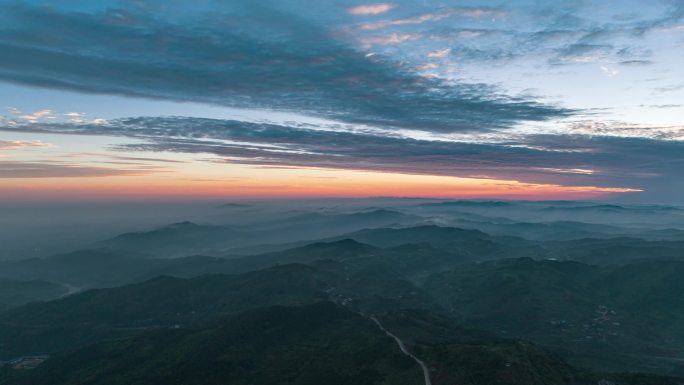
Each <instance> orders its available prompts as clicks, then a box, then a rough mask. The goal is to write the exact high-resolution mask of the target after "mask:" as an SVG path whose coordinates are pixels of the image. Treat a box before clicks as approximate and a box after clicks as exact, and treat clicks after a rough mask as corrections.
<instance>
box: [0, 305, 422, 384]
mask: <svg viewBox="0 0 684 385" xmlns="http://www.w3.org/2000/svg"><path fill="white" fill-rule="evenodd" d="M6 375H7V376H8V377H10V378H8V379H5V381H2V380H0V384H3V385H10V384H11V385H22V384H27V385H28V384H31V385H41V384H44V385H67V384H68V385H86V384H87V385H114V384H166V385H173V384H196V385H214V384H216V385H218V384H245V385H247V384H264V385H266V384H283V383H287V384H302V385H304V384H311V385H314V384H330V385H336V384H339V385H363V384H369V385H370V384H378V385H379V384H397V385H402V384H418V383H420V381H421V377H422V374H421V372H420V369H419V367H418V366H417V365H416V363H415V362H413V360H411V359H410V358H408V357H406V356H404V355H403V354H402V353H401V352H400V350H399V349H398V347H397V346H396V344H395V343H394V342H393V341H392V340H391V339H389V338H387V337H386V336H385V335H384V333H383V332H381V331H380V330H379V329H378V328H377V327H376V326H375V325H374V324H373V323H372V322H371V321H370V320H368V319H365V318H363V317H361V316H359V315H356V314H354V313H351V312H349V311H347V310H345V309H344V308H341V307H339V306H336V305H334V304H331V303H318V304H314V305H310V306H306V307H302V308H284V307H275V308H265V309H259V310H254V311H250V312H247V313H244V314H241V315H239V316H236V317H233V318H231V319H229V320H227V321H225V322H222V323H221V324H220V325H217V326H214V327H210V328H205V329H187V330H186V329H180V330H174V329H165V330H157V331H153V332H148V333H145V334H142V335H139V336H138V337H136V338H132V339H123V340H116V341H108V342H101V343H97V344H95V345H91V346H88V347H85V348H82V349H79V350H76V351H74V352H71V353H67V354H63V355H59V356H56V357H54V358H53V359H50V360H48V362H46V363H45V364H44V365H43V366H41V367H40V368H39V369H36V370H35V371H33V372H30V373H26V372H24V373H13V374H6Z"/></svg>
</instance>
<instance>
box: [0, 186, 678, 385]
mask: <svg viewBox="0 0 684 385" xmlns="http://www.w3.org/2000/svg"><path fill="white" fill-rule="evenodd" d="M178 205H181V203H178ZM169 207H172V206H169ZM122 209H123V208H122ZM192 210H194V212H195V214H193V215H189V214H187V213H188V212H189V211H192ZM192 210H190V209H189V208H188V207H184V208H183V209H182V210H181V211H179V212H182V214H179V215H182V216H186V215H187V216H188V217H191V218H192V221H189V220H184V218H178V221H176V222H173V223H167V224H164V223H163V221H164V220H166V219H167V217H166V216H161V217H159V218H158V219H157V220H158V221H159V222H160V223H158V224H157V225H150V226H148V228H147V229H145V230H142V231H134V232H125V233H121V234H118V235H117V234H112V235H111V236H109V237H102V238H101V239H97V238H94V239H91V240H87V241H83V242H82V244H80V245H70V246H72V247H73V249H72V250H71V251H68V252H60V253H57V254H53V255H43V256H39V257H28V258H6V259H5V260H2V261H0V361H1V362H2V369H0V384H2V385H29V384H30V385H34V384H35V385H42V384H45V385H48V384H49V385H80V384H83V385H86V384H88V385H93V384H96V385H110V384H111V385H114V384H198V385H204V384H206V385H210V384H211V385H213V384H227V383H229V384H312V385H313V384H349V385H352V384H353V385H358V384H422V383H428V382H429V383H430V384H463V385H487V384H521V385H522V384H540V385H541V384H544V385H554V384H558V385H566V384H567V385H570V384H576V385H610V384H615V385H641V384H644V385H650V384H653V385H665V384H672V385H674V384H681V383H682V382H684V380H682V378H684V328H683V327H682V325H684V294H683V293H684V280H682V278H681V277H683V276H684V209H683V208H680V207H675V206H656V205H616V204H605V203H592V202H577V201H493V200H492V201H481V200H480V201H472V200H446V201H444V200H433V199H401V198H372V199H346V200H345V199H339V200H316V201H291V202H272V201H240V202H229V203H225V202H224V203H220V204H215V203H204V204H197V205H196V206H193V208H192ZM186 219H187V218H186ZM135 226H136V224H135V223H131V227H135ZM36 236H40V234H36ZM54 242H57V243H55V247H61V248H64V247H65V245H64V244H60V243H58V241H57V240H55V241H54ZM48 246H49V245H48Z"/></svg>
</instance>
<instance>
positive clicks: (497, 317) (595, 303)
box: [423, 258, 684, 375]
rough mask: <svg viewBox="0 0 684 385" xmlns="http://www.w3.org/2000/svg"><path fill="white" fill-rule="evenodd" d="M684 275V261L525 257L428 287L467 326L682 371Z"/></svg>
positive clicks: (608, 363)
mask: <svg viewBox="0 0 684 385" xmlns="http://www.w3.org/2000/svg"><path fill="white" fill-rule="evenodd" d="M682 274H684V262H681V261H657V260H656V261H641V262H638V263H634V264H629V265H622V266H606V267H597V266H591V265H586V264H582V263H578V262H558V261H534V260H532V259H529V258H522V259H509V260H500V261H491V262H485V263H480V264H472V265H468V266H463V267H462V268H461V269H458V270H452V271H450V272H445V273H439V274H435V275H433V276H431V277H429V278H428V280H427V281H426V284H425V286H424V287H423V289H424V290H425V291H426V292H427V293H429V294H430V295H431V296H432V298H435V299H436V300H437V301H438V302H440V304H441V305H442V306H443V307H444V308H445V309H447V310H448V311H449V312H450V314H452V315H453V316H454V317H456V318H457V319H459V320H460V322H462V323H464V324H465V325H470V326H477V327H478V328H483V329H486V330H490V331H492V332H495V333H498V334H499V335H503V336H515V337H520V338H526V339H530V340H532V341H535V342H537V343H540V344H542V345H545V346H548V347H551V348H553V349H555V350H556V351H558V352H560V353H562V354H563V355H564V356H565V357H568V358H571V360H572V361H573V362H576V363H579V364H581V365H583V366H593V367H603V368H606V367H610V368H613V369H618V370H627V369H631V368H639V369H640V370H650V371H655V372H670V373H676V374H678V375H682V374H684V371H682V368H681V367H680V366H678V357H681V355H682V354H684V334H683V333H682V329H681V325H682V323H683V322H684V302H682V300H681V294H680V293H682V292H684V283H683V281H682V280H681V276H682Z"/></svg>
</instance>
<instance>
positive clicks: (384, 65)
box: [0, 2, 573, 131]
mask: <svg viewBox="0 0 684 385" xmlns="http://www.w3.org/2000/svg"><path fill="white" fill-rule="evenodd" d="M231 6H232V7H233V8H235V9H236V10H235V11H234V12H232V11H229V10H225V11H224V12H220V11H217V12H214V13H198V14H189V15H186V16H184V20H183V23H177V22H174V21H173V19H169V20H165V19H163V18H158V17H155V15H154V14H150V13H148V11H145V10H144V9H131V10H127V11H126V12H125V15H126V18H127V19H126V20H127V22H125V23H123V22H121V18H120V17H118V16H116V15H118V14H122V11H120V10H117V11H116V14H113V12H114V11H113V10H106V11H102V12H91V13H85V12H74V11H71V12H70V11H64V10H61V9H57V8H48V7H32V6H30V5H28V4H12V5H7V4H4V5H2V6H0V8H1V12H2V14H3V15H4V17H5V20H8V21H9V22H8V23H4V24H2V25H0V50H1V51H2V52H3V55H2V56H1V57H0V80H2V81H7V82H13V83H20V84H24V85H28V86H34V87H47V88H57V89H68V90H72V91H78V92H92V93H104V94H116V95H126V96H137V97H149V98H160V99H168V100H176V101H193V102H198V103H208V104H216V105H222V106H230V107H240V108H253V109H266V110H278V111H290V112H296V113H299V114H304V115H311V116H317V117H323V118H326V119H332V120H337V121H341V122H345V123H363V124H373V125H378V126H386V127H410V128H420V129H429V130H434V131H468V130H489V129H495V128H502V127H509V126H512V125H515V124H517V123H519V122H521V121H545V120H549V119H554V118H559V117H564V116H568V115H570V114H572V113H573V111H572V110H570V109H565V108H560V107H558V106H554V105H547V104H544V103H540V102H538V101H536V100H534V99H533V98H522V97H520V96H517V95H507V94H506V92H505V91H504V90H502V89H498V88H496V87H494V86H492V85H488V84H481V83H472V82H471V83H457V82H453V81H449V80H444V79H441V78H426V77H424V76H421V74H419V73H417V72H416V70H415V66H414V65H413V64H412V63H406V62H402V61H401V60H394V59H392V58H391V57H387V56H372V57H367V56H366V53H367V52H363V51H359V47H356V46H354V45H353V44H352V42H350V41H348V40H345V39H344V38H342V37H339V36H336V35H335V34H334V33H333V32H331V31H330V30H327V29H325V28H324V26H321V25H318V24H314V23H312V22H310V21H308V20H306V19H303V18H301V17H299V16H297V15H296V14H292V13H285V12H283V11H281V10H279V9H276V8H269V7H267V6H255V5H254V4H252V3H251V2H236V3H235V4H232V5H231ZM492 12H494V11H492ZM485 13H486V12H485ZM481 14H483V13H482V11H478V10H475V9H450V10H448V11H444V15H442V13H439V12H438V13H437V14H436V15H437V16H433V17H436V18H440V17H446V16H449V15H464V16H477V15H481ZM238 16H239V17H238ZM238 20H239V23H240V25H241V26H242V27H241V29H238V28H235V25H236V24H235V23H238ZM231 23H232V24H231ZM47 36H49V37H50V39H46V37H47ZM417 36H419V35H417V34H413V33H396V34H390V35H383V36H367V37H364V39H365V40H364V39H362V40H361V44H366V45H396V44H399V43H402V42H404V43H405V42H407V41H412V40H415V39H416V38H417ZM150 41H163V42H164V44H161V45H159V46H150V44H149V42H150ZM398 105H401V106H402V108H397V106H398ZM485 111H486V112H485Z"/></svg>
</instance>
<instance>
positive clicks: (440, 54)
mask: <svg viewBox="0 0 684 385" xmlns="http://www.w3.org/2000/svg"><path fill="white" fill-rule="evenodd" d="M449 53H451V49H449V48H446V49H441V50H437V51H431V52H428V55H427V56H428V57H433V58H442V57H447V56H449Z"/></svg>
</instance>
